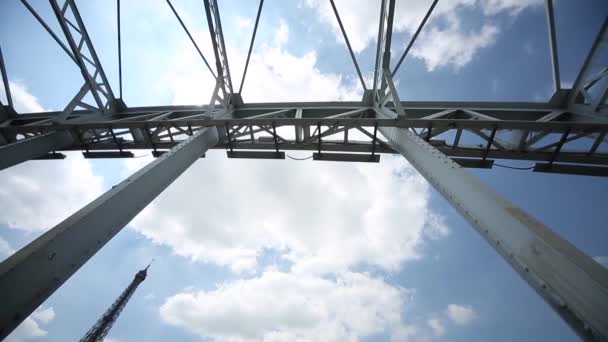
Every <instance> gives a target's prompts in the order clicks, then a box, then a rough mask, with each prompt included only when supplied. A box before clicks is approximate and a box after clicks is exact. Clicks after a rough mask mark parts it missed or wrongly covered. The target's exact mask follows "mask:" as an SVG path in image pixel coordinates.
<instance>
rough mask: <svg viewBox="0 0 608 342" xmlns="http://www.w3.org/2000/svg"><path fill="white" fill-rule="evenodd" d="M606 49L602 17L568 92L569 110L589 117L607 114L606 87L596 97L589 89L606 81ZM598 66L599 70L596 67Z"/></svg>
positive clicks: (606, 27) (607, 23)
mask: <svg viewBox="0 0 608 342" xmlns="http://www.w3.org/2000/svg"><path fill="white" fill-rule="evenodd" d="M607 50H608V18H606V19H604V22H603V24H602V28H601V30H600V32H599V33H598V35H597V38H596V39H595V41H594V43H593V46H592V47H591V50H590V51H589V54H588V55H587V58H586V59H585V62H584V63H583V66H582V68H581V71H580V72H579V74H578V76H577V78H576V81H575V82H574V85H573V86H572V89H571V90H570V93H569V94H568V100H567V102H568V103H567V104H568V108H569V110H570V111H575V112H576V111H580V112H582V113H583V114H586V115H589V116H590V117H603V118H605V117H606V115H608V109H607V108H606V106H603V108H602V104H603V102H604V101H605V100H606V99H605V96H606V89H605V88H604V91H603V92H601V91H600V92H597V93H596V95H595V96H596V98H595V99H594V98H592V95H591V94H590V92H589V90H590V89H591V88H592V87H594V86H595V85H597V84H602V81H603V82H604V83H606V82H608V80H607V79H606V78H607V77H608V73H607V72H605V71H606V68H608V61H607V60H606V51H607ZM597 67H600V68H599V72H597V71H598V68H597Z"/></svg>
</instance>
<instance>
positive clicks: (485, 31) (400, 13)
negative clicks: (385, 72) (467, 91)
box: [306, 0, 542, 71]
mask: <svg viewBox="0 0 608 342" xmlns="http://www.w3.org/2000/svg"><path fill="white" fill-rule="evenodd" d="M306 4H307V6H308V7H312V8H315V9H316V10H317V13H318V15H319V18H320V20H321V21H322V22H324V23H326V24H328V25H330V26H331V27H332V29H333V31H334V33H335V36H336V40H337V41H338V42H339V43H341V44H344V38H343V37H342V33H341V32H340V29H339V26H338V23H337V20H336V18H335V15H334V13H333V11H332V9H331V7H330V5H329V2H328V1H323V0H306ZM379 4H380V2H379V1H366V0H353V1H351V0H349V1H346V0H341V1H338V0H336V7H337V8H338V12H339V13H340V18H341V19H342V22H343V24H344V27H345V30H346V33H347V35H348V38H349V40H350V42H351V45H352V47H353V50H354V51H355V52H356V53H359V52H361V51H363V50H364V49H365V48H366V47H368V46H369V45H370V44H371V43H374V44H375V41H376V39H377V35H378V17H379V12H380V5H379ZM430 4H431V1H426V2H425V1H397V3H396V6H395V16H394V22H393V32H395V33H397V32H407V33H409V34H413V33H414V32H415V31H416V29H417V28H418V25H419V24H420V22H421V21H422V18H423V17H424V15H425V14H426V12H427V11H428V9H429V7H430ZM539 4H542V0H489V1H486V0H445V1H439V2H438V4H437V6H436V8H435V9H434V11H433V13H432V15H431V16H430V19H429V21H428V22H427V24H426V26H425V28H424V30H423V31H422V34H421V35H420V37H419V38H418V40H417V41H416V43H415V44H414V49H413V50H412V56H413V57H416V58H420V59H422V60H424V61H425V63H426V65H427V69H428V70H429V71H433V70H436V69H438V68H442V67H446V66H453V67H455V68H456V69H458V68H460V67H462V66H464V65H466V64H467V63H469V62H471V61H472V59H473V56H474V55H475V54H476V53H477V52H478V51H479V50H480V49H482V48H486V47H488V46H491V45H492V44H493V43H494V41H495V40H496V38H497V35H498V32H499V31H500V30H499V28H498V27H497V26H496V25H493V24H487V23H486V24H483V25H482V26H481V27H480V28H479V29H476V30H475V29H474V30H468V31H464V30H463V29H462V28H461V26H460V25H459V24H458V25H454V24H453V23H452V24H450V21H452V22H454V21H456V22H459V21H460V20H462V18H461V16H460V14H459V11H460V10H461V9H464V8H467V9H469V10H471V9H475V8H479V9H480V10H481V12H482V14H483V15H485V16H488V17H489V18H485V21H488V20H494V19H495V18H493V16H495V15H497V14H500V13H504V12H506V13H508V14H510V15H513V16H514V15H517V14H518V13H519V12H521V11H522V10H524V9H526V8H528V7H531V6H536V5H539ZM442 20H447V21H448V25H447V27H445V28H440V25H439V24H440V23H441V22H442ZM406 44H407V42H403V43H402V44H399V43H398V42H396V41H394V43H393V50H395V48H397V47H398V48H397V49H396V51H398V52H397V53H401V51H402V49H403V47H404V46H405V45H406ZM393 53H395V52H393Z"/></svg>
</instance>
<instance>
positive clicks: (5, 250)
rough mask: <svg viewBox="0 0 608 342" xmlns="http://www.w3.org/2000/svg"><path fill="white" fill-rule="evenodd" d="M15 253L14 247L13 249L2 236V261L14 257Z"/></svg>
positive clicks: (0, 239) (0, 242) (0, 253)
mask: <svg viewBox="0 0 608 342" xmlns="http://www.w3.org/2000/svg"><path fill="white" fill-rule="evenodd" d="M13 253H15V250H14V249H13V247H11V245H10V244H9V243H8V241H6V240H5V239H3V238H2V237H1V236H0V261H2V260H4V259H6V258H8V257H9V256H11V255H13Z"/></svg>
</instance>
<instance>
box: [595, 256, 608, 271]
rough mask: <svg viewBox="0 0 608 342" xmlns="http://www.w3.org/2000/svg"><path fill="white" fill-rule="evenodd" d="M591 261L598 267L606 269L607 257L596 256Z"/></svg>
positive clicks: (607, 264)
mask: <svg viewBox="0 0 608 342" xmlns="http://www.w3.org/2000/svg"><path fill="white" fill-rule="evenodd" d="M593 260H595V261H597V262H598V263H599V264H600V265H602V266H604V267H606V268H608V256H596V257H593Z"/></svg>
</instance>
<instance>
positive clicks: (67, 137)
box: [0, 131, 74, 170]
mask: <svg viewBox="0 0 608 342" xmlns="http://www.w3.org/2000/svg"><path fill="white" fill-rule="evenodd" d="M73 143H74V139H73V137H72V135H71V134H70V132H67V131H59V132H50V133H46V134H42V135H38V136H35V137H32V138H25V139H21V140H18V141H17V142H14V143H11V144H8V145H3V146H0V170H4V169H6V168H8V167H11V166H13V165H17V164H19V163H22V162H25V161H28V160H30V159H34V158H37V157H41V156H44V155H45V154H47V153H49V152H52V151H57V150H64V149H67V148H69V147H70V146H71V145H72V144H73Z"/></svg>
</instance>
